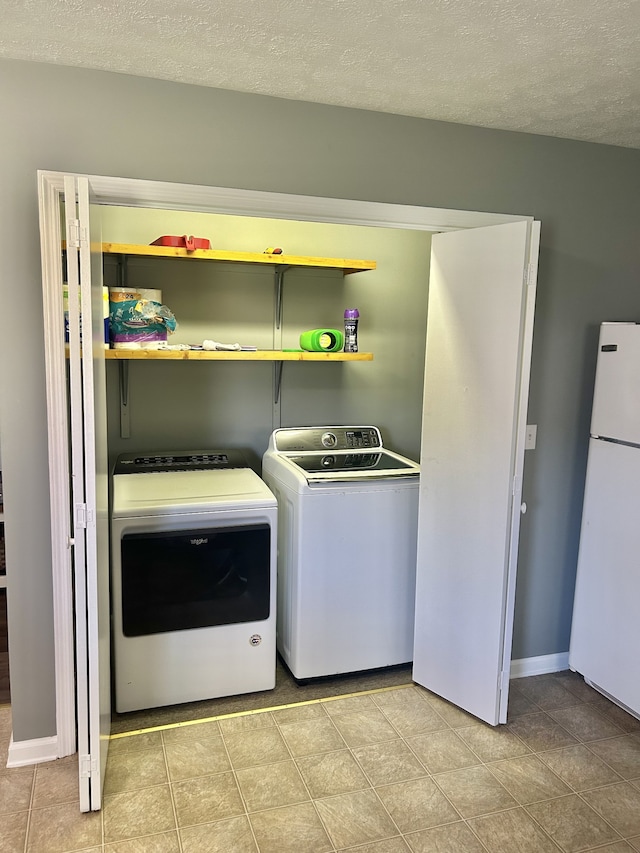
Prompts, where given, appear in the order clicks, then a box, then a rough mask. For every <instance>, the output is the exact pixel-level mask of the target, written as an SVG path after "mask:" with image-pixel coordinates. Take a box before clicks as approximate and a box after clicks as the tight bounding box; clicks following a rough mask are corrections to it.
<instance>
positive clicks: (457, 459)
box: [413, 221, 539, 725]
mask: <svg viewBox="0 0 640 853" xmlns="http://www.w3.org/2000/svg"><path fill="white" fill-rule="evenodd" d="M538 243H539V224H538V223H535V222H530V221H522V222H515V223H509V224H505V225H494V226H490V227H488V228H472V229H468V230H464V231H454V232H448V233H442V234H436V235H434V237H433V241H432V256H431V273H430V281H429V306H428V314H427V346H426V362H425V382H424V401H423V426H422V445H421V447H422V450H421V472H420V504H419V522H418V570H417V589H416V630H415V647H414V674H413V677H414V680H415V681H417V682H418V683H419V684H422V685H424V686H425V687H427V688H428V689H429V690H432V691H433V692H434V693H437V694H438V695H439V696H442V697H444V698H445V699H447V700H449V701H450V702H453V703H454V704H456V705H458V706H460V707H461V708H464V709H465V710H467V711H469V712H470V713H472V714H474V715H475V716H477V717H479V718H480V719H482V720H485V721H486V722H488V723H490V724H491V725H496V724H497V723H499V722H504V721H505V720H506V712H507V699H508V689H509V669H510V659H511V637H512V632H513V609H514V596H515V592H514V591H515V574H516V561H517V552H518V535H519V529H520V517H521V500H522V497H521V495H522V473H523V467H524V439H525V428H526V412H527V398H528V391H529V366H530V361H531V341H532V335H533V309H534V303H535V281H536V269H537V256H538Z"/></svg>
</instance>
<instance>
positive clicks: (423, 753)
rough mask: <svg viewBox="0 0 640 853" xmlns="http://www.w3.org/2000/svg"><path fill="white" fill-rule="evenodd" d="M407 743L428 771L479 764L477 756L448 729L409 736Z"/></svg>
mask: <svg viewBox="0 0 640 853" xmlns="http://www.w3.org/2000/svg"><path fill="white" fill-rule="evenodd" d="M407 743H408V745H409V746H410V747H411V749H412V750H413V751H414V752H415V754H416V755H417V756H418V758H419V759H420V761H421V762H422V763H423V764H424V765H425V767H426V768H427V770H428V771H429V772H430V773H444V772H445V771H447V770H459V769H460V768H462V767H472V766H473V765H474V764H480V759H479V758H478V756H477V755H475V754H474V753H473V752H471V750H470V749H469V748H468V747H467V746H466V744H465V743H464V742H463V741H462V740H461V739H460V738H459V737H458V735H457V733H456V732H455V731H451V730H450V729H447V730H446V731H442V732H432V733H430V734H427V735H418V736H417V737H410V738H407Z"/></svg>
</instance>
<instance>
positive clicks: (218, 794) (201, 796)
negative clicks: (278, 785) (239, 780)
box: [171, 773, 245, 828]
mask: <svg viewBox="0 0 640 853" xmlns="http://www.w3.org/2000/svg"><path fill="white" fill-rule="evenodd" d="M171 788H172V791H173V799H174V802H175V806H176V815H177V818H178V827H180V828H182V827H184V826H191V825H193V824H195V823H211V822H212V821H215V820H222V819H223V818H227V817H235V816H236V815H240V814H244V810H245V809H244V803H243V802H242V798H241V796H240V791H239V790H238V786H237V784H236V780H235V777H234V774H233V773H218V774H216V775H215V776H199V777H198V778H197V779H186V780H185V781H184V782H174V783H173V785H172V786H171Z"/></svg>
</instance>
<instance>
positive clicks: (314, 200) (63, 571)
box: [38, 171, 533, 757]
mask: <svg viewBox="0 0 640 853" xmlns="http://www.w3.org/2000/svg"><path fill="white" fill-rule="evenodd" d="M65 174H69V173H64V172H47V171H40V172H38V183H39V188H40V192H41V196H42V198H43V199H44V204H43V210H42V212H41V217H40V231H41V253H42V275H43V304H44V325H45V328H44V335H45V361H46V366H45V367H46V382H47V415H48V447H49V482H50V497H51V530H52V573H53V619H54V637H55V640H54V645H55V666H56V726H57V745H58V756H59V757H62V756H64V755H69V754H71V753H72V752H74V751H75V738H76V723H75V710H74V709H75V678H74V662H73V598H72V577H71V565H70V551H69V547H68V537H69V531H68V527H67V522H66V519H67V516H68V507H69V477H68V450H67V410H66V375H65V352H64V334H63V328H62V315H61V311H60V301H61V298H62V297H61V293H62V280H61V273H60V239H61V230H60V227H61V226H60V198H61V195H62V193H63V190H64V176H65ZM75 174H76V176H81V177H86V178H88V179H89V182H90V185H91V188H92V190H93V192H94V194H95V200H96V201H97V203H98V204H108V205H119V206H122V207H142V208H156V209H162V210H192V211H194V212H195V211H197V212H198V213H221V214H226V215H230V216H256V217H263V218H271V219H290V220H300V221H305V222H328V223H335V224H340V225H365V226H371V227H381V228H401V229H406V230H415V231H429V232H439V231H457V230H459V229H461V228H479V227H483V226H486V225H499V224H502V223H506V222H522V221H523V220H524V221H528V222H533V217H532V216H522V215H511V214H501V213H481V212H476V211H463V210H448V209H445V208H434V207H419V206H416V205H402V204H387V203H382V202H371V201H355V200H348V199H337V198H322V197H317V196H303V195H290V194H284V193H271V192H262V191H252V190H238V189H229V188H226V187H206V186H197V185H191V184H174V183H168V182H162V181H144V180H137V179H133V178H115V177H106V176H96V175H85V174H82V173H75Z"/></svg>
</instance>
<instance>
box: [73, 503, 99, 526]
mask: <svg viewBox="0 0 640 853" xmlns="http://www.w3.org/2000/svg"><path fill="white" fill-rule="evenodd" d="M95 518H96V514H95V512H94V510H93V507H90V506H87V504H76V506H75V527H76V529H77V530H86V529H87V527H89V526H90V525H92V524H94V523H95Z"/></svg>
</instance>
